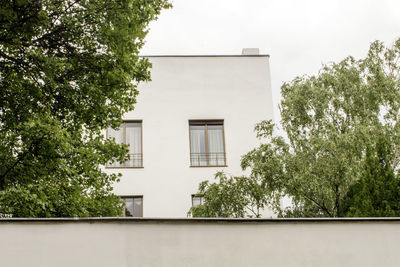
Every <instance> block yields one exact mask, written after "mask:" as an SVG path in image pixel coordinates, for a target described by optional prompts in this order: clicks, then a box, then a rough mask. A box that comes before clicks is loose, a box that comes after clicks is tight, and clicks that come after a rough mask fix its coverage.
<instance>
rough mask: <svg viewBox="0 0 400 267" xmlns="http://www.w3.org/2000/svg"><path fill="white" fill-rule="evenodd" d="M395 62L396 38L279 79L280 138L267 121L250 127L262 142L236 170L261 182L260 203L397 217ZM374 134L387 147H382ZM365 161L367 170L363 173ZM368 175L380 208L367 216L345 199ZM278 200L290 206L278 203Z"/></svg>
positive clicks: (399, 49) (317, 213) (303, 211)
mask: <svg viewBox="0 0 400 267" xmlns="http://www.w3.org/2000/svg"><path fill="white" fill-rule="evenodd" d="M399 62H400V39H399V40H397V41H396V42H395V44H394V46H393V47H392V48H386V47H385V46H384V45H383V44H382V43H381V42H378V41H377V42H374V43H372V44H371V47H370V49H369V52H368V55H367V56H366V58H364V59H361V60H355V59H354V58H352V57H348V58H346V59H345V60H343V61H341V62H339V63H332V64H329V65H326V66H324V67H323V68H322V69H321V70H320V72H319V73H318V75H316V76H304V77H298V78H295V79H294V80H293V81H291V82H289V83H284V84H283V86H282V88H281V93H282V98H283V100H282V102H281V105H280V108H281V117H282V120H281V127H282V131H283V132H284V133H285V138H282V137H280V136H279V135H277V134H276V133H275V134H274V128H276V127H275V126H274V125H273V124H272V123H271V122H270V121H264V122H261V123H260V124H258V125H257V126H256V132H257V135H258V137H260V139H261V140H262V142H261V143H262V144H261V145H260V146H259V147H257V148H255V149H253V150H252V151H250V152H249V153H247V154H246V155H244V156H243V158H242V168H243V169H250V175H249V177H248V178H247V179H250V180H258V181H260V182H261V183H263V184H265V187H264V188H263V190H264V192H265V194H266V195H267V196H266V198H267V199H268V204H269V206H270V207H271V208H272V209H273V210H274V211H275V212H276V213H277V214H278V215H279V216H283V217H342V216H361V215H362V216H375V215H377V214H381V215H382V216H383V215H390V214H397V209H398V207H397V205H398V204H396V200H397V201H398V200H400V199H398V186H395V188H394V189H393V190H392V189H390V187H391V186H393V185H394V184H396V183H397V180H398V171H397V170H398V169H399V167H400V166H399V152H400V146H399V145H400V140H399V138H400V131H399V129H400V123H399V122H400V120H399V119H400V118H399V111H400V64H399ZM275 132H276V131H275ZM382 135H384V138H385V140H389V141H388V142H390V146H384V145H383V144H382V137H381V136H382ZM382 146H384V147H385V149H384V150H382ZM372 155H373V156H372ZM376 155H379V156H376ZM385 155H388V156H385ZM389 155H390V156H389ZM371 157H378V158H380V160H377V161H376V160H375V161H374V159H373V158H371ZM370 164H374V165H375V167H374V169H375V171H373V172H372V171H369V168H372V167H368V166H369V165H370ZM377 166H379V168H377ZM391 171H392V172H393V173H392V174H390V172H391ZM391 175H392V176H391ZM371 179H372V180H374V181H375V183H376V184H379V186H378V185H377V186H375V187H374V190H376V191H375V192H374V194H376V195H379V196H380V197H379V198H375V199H372V195H371V199H370V200H371V204H370V205H372V206H373V207H378V206H379V205H384V210H385V212H379V213H369V212H367V209H361V204H362V203H361V202H360V201H358V202H357V201H353V200H350V199H351V198H361V196H362V195H363V194H364V195H365V194H369V193H367V192H368V191H367V190H369V189H367V188H363V186H364V185H365V184H366V182H367V181H368V180H371ZM385 180H386V181H387V182H385ZM213 186H217V185H213ZM357 190H363V191H362V192H356V191H357ZM203 193H204V194H206V193H207V192H206V191H205V192H203ZM284 198H289V199H290V200H291V202H292V205H291V206H290V207H287V208H282V205H281V204H282V201H283V199H284ZM383 202H385V204H382V203H383ZM205 205H207V203H205ZM359 209H360V211H359V212H358V210H359ZM382 209H383V208H382ZM213 213H215V211H213ZM204 215H208V214H199V216H204Z"/></svg>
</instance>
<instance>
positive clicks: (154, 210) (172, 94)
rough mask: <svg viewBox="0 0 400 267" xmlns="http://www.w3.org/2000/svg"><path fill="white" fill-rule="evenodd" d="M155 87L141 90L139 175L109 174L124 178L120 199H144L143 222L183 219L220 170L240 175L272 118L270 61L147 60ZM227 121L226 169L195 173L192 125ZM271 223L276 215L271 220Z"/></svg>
mask: <svg viewBox="0 0 400 267" xmlns="http://www.w3.org/2000/svg"><path fill="white" fill-rule="evenodd" d="M149 59H150V61H151V62H152V64H153V68H152V71H151V73H152V81H151V82H149V83H146V84H141V85H140V86H139V96H138V97H137V104H136V105H135V110H134V111H132V112H130V113H128V114H126V115H125V117H124V118H125V119H126V120H143V126H142V127H143V166H144V168H142V169H107V171H108V172H120V173H122V174H123V177H122V179H121V181H120V183H118V184H117V185H116V186H115V193H116V194H118V195H143V215H144V217H186V214H187V211H188V210H189V208H190V206H191V195H192V194H195V193H196V192H197V188H198V185H199V183H200V182H201V181H203V180H206V179H211V180H212V179H213V178H214V174H215V173H216V172H217V171H225V172H226V173H228V174H232V175H241V174H243V172H242V170H241V168H240V158H241V156H242V155H244V154H245V153H247V152H249V151H250V150H251V149H253V148H255V147H256V146H257V145H258V144H259V141H258V140H257V138H256V136H255V133H254V131H253V129H254V126H255V124H256V123H258V122H260V121H261V120H268V119H272V118H273V107H272V93H271V81H270V69H269V57H267V56H232V57H229V56H228V57H227V56H222V57H221V56H197V57H196V56H193V57H190V56H189V57H179V56H178V57H150V58H149ZM193 119H204V120H212V119H223V120H224V128H225V144H226V158H227V165H228V167H201V168H199V167H197V168H196V167H190V147H189V124H188V122H189V120H193ZM266 215H267V216H271V215H272V213H267V214H266Z"/></svg>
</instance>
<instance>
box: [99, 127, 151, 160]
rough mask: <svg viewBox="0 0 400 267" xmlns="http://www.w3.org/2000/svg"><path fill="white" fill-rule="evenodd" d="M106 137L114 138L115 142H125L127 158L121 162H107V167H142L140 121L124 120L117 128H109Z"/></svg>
mask: <svg viewBox="0 0 400 267" xmlns="http://www.w3.org/2000/svg"><path fill="white" fill-rule="evenodd" d="M107 138H115V141H116V142H117V143H121V144H127V145H128V147H129V159H128V160H126V161H125V162H123V163H120V162H109V163H107V166H106V167H107V168H141V167H143V153H142V122H141V121H124V122H123V123H122V125H121V126H120V127H119V128H118V129H112V128H109V129H108V130H107Z"/></svg>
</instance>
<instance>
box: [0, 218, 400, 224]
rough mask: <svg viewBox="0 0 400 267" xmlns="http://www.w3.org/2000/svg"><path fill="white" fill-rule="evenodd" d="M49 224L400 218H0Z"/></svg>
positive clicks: (380, 220) (8, 221)
mask: <svg viewBox="0 0 400 267" xmlns="http://www.w3.org/2000/svg"><path fill="white" fill-rule="evenodd" d="M17 222H28V223H29V222H31V223H35V222H39V223H40V222H45V223H46V222H49V223H74V222H89V223H109V222H116V223H239V224H240V223H326V222H331V223H353V222H400V217H371V218H268V219H265V218H262V219H261V218H258V219H249V218H239V219H236V218H126V217H90V218H84V217H71V218H0V223H17Z"/></svg>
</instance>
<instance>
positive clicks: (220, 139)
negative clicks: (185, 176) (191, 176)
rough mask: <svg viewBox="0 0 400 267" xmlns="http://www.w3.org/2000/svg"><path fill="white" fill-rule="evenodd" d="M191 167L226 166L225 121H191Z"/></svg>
mask: <svg viewBox="0 0 400 267" xmlns="http://www.w3.org/2000/svg"><path fill="white" fill-rule="evenodd" d="M189 132H190V166H192V167H211V166H226V154H225V140H224V121H223V120H217V121H211V120H210V121H197V120H196V121H189Z"/></svg>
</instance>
